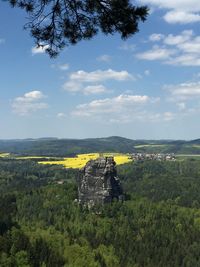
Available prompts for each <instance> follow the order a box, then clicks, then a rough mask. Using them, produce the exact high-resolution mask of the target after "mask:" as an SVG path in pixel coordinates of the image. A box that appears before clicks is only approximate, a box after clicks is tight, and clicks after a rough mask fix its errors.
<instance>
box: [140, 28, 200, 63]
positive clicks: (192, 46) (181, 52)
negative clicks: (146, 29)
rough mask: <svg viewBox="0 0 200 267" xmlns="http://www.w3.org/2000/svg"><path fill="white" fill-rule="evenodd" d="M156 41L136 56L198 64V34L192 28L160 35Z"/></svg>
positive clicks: (169, 61) (199, 53)
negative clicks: (156, 43) (150, 47)
mask: <svg viewBox="0 0 200 267" xmlns="http://www.w3.org/2000/svg"><path fill="white" fill-rule="evenodd" d="M158 35H159V34H158ZM151 36H152V35H151ZM151 36H150V37H149V38H151ZM157 42H159V45H156V46H155V45H154V46H153V47H152V49H150V50H147V51H144V52H140V53H138V54H136V57H137V58H139V59H143V60H162V61H163V63H165V64H170V65H179V66H200V36H199V35H197V36H195V34H194V32H193V31H192V30H185V31H182V32H181V33H180V34H178V35H173V34H168V35H162V39H159V40H157Z"/></svg>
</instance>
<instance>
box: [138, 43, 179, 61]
mask: <svg viewBox="0 0 200 267" xmlns="http://www.w3.org/2000/svg"><path fill="white" fill-rule="evenodd" d="M174 53H175V51H174V50H172V49H166V48H162V47H159V46H154V47H153V48H152V49H151V50H148V51H146V52H143V53H139V54H137V55H136V57H137V58H139V59H144V60H163V59H168V58H169V57H170V56H171V55H173V54H174Z"/></svg>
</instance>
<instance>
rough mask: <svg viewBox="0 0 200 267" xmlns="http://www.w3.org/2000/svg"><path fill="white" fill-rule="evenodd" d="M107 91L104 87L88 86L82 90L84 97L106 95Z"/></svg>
mask: <svg viewBox="0 0 200 267" xmlns="http://www.w3.org/2000/svg"><path fill="white" fill-rule="evenodd" d="M107 91H108V90H107V88H106V87H105V86H104V85H101V84H100V85H88V86H86V87H85V88H84V89H83V92H84V94H85V95H91V94H101V93H106V92H107Z"/></svg>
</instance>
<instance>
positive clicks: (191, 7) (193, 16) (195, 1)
mask: <svg viewBox="0 0 200 267" xmlns="http://www.w3.org/2000/svg"><path fill="white" fill-rule="evenodd" d="M138 2H140V3H142V4H148V5H152V6H153V7H157V8H161V9H167V11H166V13H165V15H164V17H163V18H164V20H165V21H166V22H168V23H180V24H187V23H195V22H199V21H200V15H199V12H200V2H199V0H176V1H174V0H168V1H164V0H138Z"/></svg>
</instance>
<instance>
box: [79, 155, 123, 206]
mask: <svg viewBox="0 0 200 267" xmlns="http://www.w3.org/2000/svg"><path fill="white" fill-rule="evenodd" d="M78 193H79V203H80V204H82V205H84V206H88V207H92V206H94V205H99V204H100V205H101V204H104V203H109V202H112V200H113V199H117V200H123V192H122V187H121V184H120V181H119V179H118V178H117V171H116V163H115V161H114V158H113V157H100V158H98V159H96V160H90V161H89V162H88V163H87V164H86V166H85V167H84V168H83V169H82V170H81V174H80V177H79V184H78Z"/></svg>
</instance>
